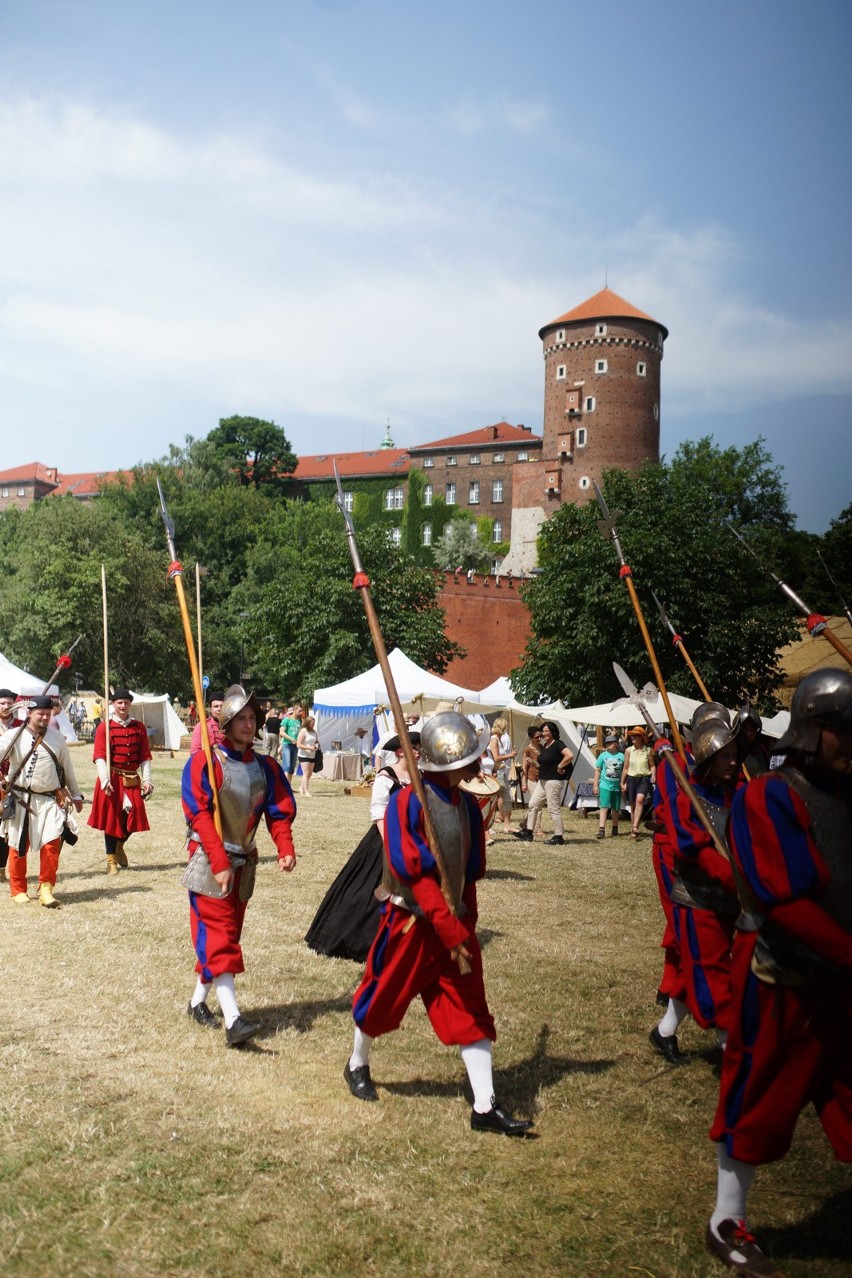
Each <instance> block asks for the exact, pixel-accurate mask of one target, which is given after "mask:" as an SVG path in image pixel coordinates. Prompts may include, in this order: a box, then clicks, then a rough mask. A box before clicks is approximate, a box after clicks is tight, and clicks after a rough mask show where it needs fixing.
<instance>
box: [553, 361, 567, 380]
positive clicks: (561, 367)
mask: <svg viewBox="0 0 852 1278" xmlns="http://www.w3.org/2000/svg"><path fill="white" fill-rule="evenodd" d="M567 375H568V372H567V367H566V365H565V364H558V365H557V367H556V380H557V382H564V381H565V378H566V377H567Z"/></svg>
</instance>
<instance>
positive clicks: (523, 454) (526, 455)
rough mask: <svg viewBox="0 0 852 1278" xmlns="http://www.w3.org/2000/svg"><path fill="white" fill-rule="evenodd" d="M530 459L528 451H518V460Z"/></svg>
mask: <svg viewBox="0 0 852 1278" xmlns="http://www.w3.org/2000/svg"><path fill="white" fill-rule="evenodd" d="M529 459H530V455H529V453H528V452H520V453H518V461H529Z"/></svg>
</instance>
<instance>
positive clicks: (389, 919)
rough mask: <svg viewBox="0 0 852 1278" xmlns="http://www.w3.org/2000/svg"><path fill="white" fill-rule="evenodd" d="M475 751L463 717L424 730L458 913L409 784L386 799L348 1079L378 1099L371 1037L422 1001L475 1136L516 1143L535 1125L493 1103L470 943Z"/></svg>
mask: <svg viewBox="0 0 852 1278" xmlns="http://www.w3.org/2000/svg"><path fill="white" fill-rule="evenodd" d="M480 754H481V746H480V743H479V738H478V737H477V734H476V731H475V729H474V727H473V725H472V724H471V723H470V721H469V720H468V719H466V718H465V717H464V715H461V714H456V713H455V712H445V713H440V714H436V715H433V716H432V718H431V719H429V720H427V722H426V723H425V724H424V726H423V728H422V730H421V734H420V763H421V768H422V769H423V772H424V778H423V780H424V788H425V792H426V802H427V803H428V805H429V815H430V817H431V819H432V824H433V827H434V830H435V835H436V837H437V839H438V843H439V845H440V848H441V852H442V854H443V860H444V863H445V866H446V872H447V879H448V886H449V890H450V895H451V898H452V901H453V905H454V909H455V911H456V912H455V913H453V912H452V911H451V910H450V909H449V907H448V905H447V902H446V900H445V899H444V895H443V893H442V890H441V886H440V882H439V876H438V869H437V865H436V862H435V858H434V856H433V855H432V852H431V851H430V849H429V845H428V843H427V842H426V837H425V834H424V828H423V812H422V808H421V805H420V802H419V800H418V798H417V795H416V794H415V793H414V789H413V787H407V788H406V789H404V790H400V791H398V792H397V794H396V795H394V796H393V798H392V799H391V802H390V805H389V807H388V810H387V816H386V819H385V829H384V841H385V860H386V867H385V880H384V889H383V895H384V896H385V898H386V899H385V901H384V904H383V906H382V917H381V921H380V923H379V930H378V933H377V935H376V939H375V940H374V942H373V945H372V948H371V949H370V953H369V955H368V956H367V967H366V971H365V973H364V977H363V979H362V981H361V984H360V985H359V987H358V989H357V990H356V991H355V996H354V999H353V1005H352V1006H353V1016H354V1018H355V1042H354V1048H353V1052H352V1055H351V1056H350V1058H349V1060H348V1061H347V1062H346V1067H345V1069H344V1078H345V1079H346V1082H347V1085H348V1087H349V1090H350V1092H351V1093H352V1095H353V1096H355V1097H356V1098H357V1099H358V1100H363V1101H376V1100H378V1099H379V1098H378V1093H377V1092H376V1088H375V1085H374V1083H373V1080H372V1077H371V1075H370V1065H369V1060H370V1048H371V1046H372V1044H373V1040H374V1039H375V1038H377V1037H378V1036H379V1035H381V1034H388V1033H390V1032H391V1030H395V1029H398V1028H399V1026H400V1024H401V1023H402V1019H403V1017H404V1015H405V1013H406V1011H407V1009H408V1007H409V1005H410V1004H411V1003H412V1002H413V1001H414V999H415V998H417V996H418V995H419V996H420V998H422V1000H423V1003H424V1005H425V1007H426V1012H427V1014H428V1016H429V1020H430V1021H431V1022H432V1028H433V1029H434V1031H435V1033H436V1034H437V1035H438V1038H439V1039H440V1040H441V1042H442V1043H446V1044H458V1045H459V1047H460V1049H461V1057H462V1061H463V1062H464V1065H465V1068H466V1070H467V1074H468V1078H469V1080H470V1085H471V1088H472V1090H473V1097H474V1101H473V1109H472V1110H471V1116H470V1125H471V1127H472V1128H473V1130H474V1131H485V1132H500V1133H503V1134H505V1135H506V1136H520V1135H523V1133H524V1132H526V1131H527V1130H528V1129H529V1128H530V1127H531V1126H532V1124H531V1123H529V1122H525V1121H522V1120H520V1119H516V1118H513V1117H512V1116H511V1115H510V1114H509V1113H507V1112H506V1110H505V1109H504V1108H503V1107H502V1106H501V1105H500V1103H499V1102H498V1101H497V1100H496V1098H495V1096H494V1086H493V1078H492V1066H491V1044H492V1043H493V1041H494V1039H495V1038H496V1036H497V1035H496V1031H495V1028H494V1020H493V1018H492V1016H491V1012H490V1011H489V1009H488V1003H487V1000H486V997H485V985H484V981H483V975H482V955H481V953H480V949H479V943H478V941H477V939H476V920H477V901H476V883H477V880H478V879H480V878H482V876H483V874H484V873H485V837H484V832H483V828H482V817H481V814H480V811H479V807H478V805H477V803H476V801H475V799H473V798H472V797H471V796H470V795H469V794H466V793H465V792H464V791H463V790H460V789H459V783H460V782H461V781H463V780H465V779H469V778H471V777H473V776H476V774H477V773H478V771H479V756H480ZM459 960H461V961H462V962H461V965H460V962H459ZM467 965H469V966H470V970H469V971H467ZM462 966H464V967H465V972H464V973H463V972H462V970H461V968H462Z"/></svg>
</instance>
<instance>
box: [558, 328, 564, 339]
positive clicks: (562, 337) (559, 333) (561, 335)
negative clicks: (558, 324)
mask: <svg viewBox="0 0 852 1278" xmlns="http://www.w3.org/2000/svg"><path fill="white" fill-rule="evenodd" d="M556 340H557V342H564V341H565V329H564V328H560V329H559V331H558V333H557V334H556Z"/></svg>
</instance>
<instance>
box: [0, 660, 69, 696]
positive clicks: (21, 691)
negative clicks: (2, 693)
mask: <svg viewBox="0 0 852 1278" xmlns="http://www.w3.org/2000/svg"><path fill="white" fill-rule="evenodd" d="M0 688H9V689H10V690H11V691H12V692H14V693H16V694H17V695H18V696H19V697H40V696H42V695H44V696H47V697H58V696H59V688H58V687H57V686H56V684H55V683H52V684H51V685H50V687H49V688H48V689H47V691H46V692H45V687H44V680H43V679H39V678H38V677H37V676H36V675H31V674H29V673H28V672H27V671H26V670H22V669H21V667H20V666H16V665H15V664H14V663H13V662H11V661H9V660H8V658H6V657H4V656H3V654H2V652H0Z"/></svg>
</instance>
